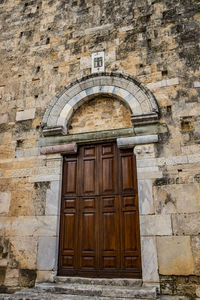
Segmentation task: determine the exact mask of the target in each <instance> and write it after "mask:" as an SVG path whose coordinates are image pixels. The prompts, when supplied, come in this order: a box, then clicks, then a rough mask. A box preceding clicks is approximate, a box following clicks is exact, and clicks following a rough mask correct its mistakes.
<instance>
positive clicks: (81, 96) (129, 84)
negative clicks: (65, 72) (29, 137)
mask: <svg viewBox="0 0 200 300" xmlns="http://www.w3.org/2000/svg"><path fill="white" fill-rule="evenodd" d="M99 95H109V96H111V97H115V98H118V99H119V100H120V101H122V102H124V103H125V105H126V106H128V107H129V108H130V110H131V114H132V116H134V117H136V118H137V119H140V118H144V119H145V118H147V116H148V118H149V117H150V118H151V116H152V117H153V118H155V117H158V112H159V109H158V105H157V102H156V100H155V97H154V96H153V94H152V93H151V92H150V91H149V90H148V89H147V88H146V87H145V86H144V85H143V84H142V83H141V82H139V81H138V80H137V79H135V78H133V77H131V76H129V75H125V74H122V73H113V72H110V73H95V74H91V75H88V76H85V77H82V78H81V79H77V80H76V81H74V82H73V83H71V84H69V85H67V86H66V87H65V88H64V89H63V91H62V92H61V93H60V94H59V95H58V96H56V97H54V98H53V99H52V101H51V102H50V104H49V106H48V108H47V109H46V112H45V114H44V117H43V120H42V128H43V134H44V135H45V136H48V135H57V134H67V128H68V123H69V121H70V119H71V117H72V115H73V113H74V111H76V110H77V109H78V108H79V107H80V106H81V105H82V104H83V103H85V102H86V101H88V100H90V99H91V98H94V97H96V96H99Z"/></svg>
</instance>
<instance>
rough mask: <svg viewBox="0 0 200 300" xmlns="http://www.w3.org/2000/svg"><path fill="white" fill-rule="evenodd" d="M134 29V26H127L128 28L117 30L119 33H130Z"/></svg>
mask: <svg viewBox="0 0 200 300" xmlns="http://www.w3.org/2000/svg"><path fill="white" fill-rule="evenodd" d="M133 29H134V25H129V26H123V27H121V28H119V32H120V33H122V32H126V31H130V30H133Z"/></svg>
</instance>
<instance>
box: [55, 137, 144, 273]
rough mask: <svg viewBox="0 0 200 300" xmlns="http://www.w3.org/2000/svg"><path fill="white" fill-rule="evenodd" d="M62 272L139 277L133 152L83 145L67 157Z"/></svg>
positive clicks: (138, 244) (63, 188) (114, 147)
mask: <svg viewBox="0 0 200 300" xmlns="http://www.w3.org/2000/svg"><path fill="white" fill-rule="evenodd" d="M58 274H59V275H65V276H89V277H132V278H140V277H141V258H140V236H139V216H138V198H137V178H136V161H135V156H134V154H133V150H132V149H129V150H119V149H118V148H117V146H116V144H115V143H108V144H96V145H85V146H81V147H79V151H78V155H71V156H65V157H64V166H63V186H62V204H61V223H60V249H59V271H58Z"/></svg>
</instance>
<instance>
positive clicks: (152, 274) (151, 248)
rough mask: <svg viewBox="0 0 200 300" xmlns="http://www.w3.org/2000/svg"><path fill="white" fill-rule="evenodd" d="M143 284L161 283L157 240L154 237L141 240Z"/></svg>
mask: <svg viewBox="0 0 200 300" xmlns="http://www.w3.org/2000/svg"><path fill="white" fill-rule="evenodd" d="M141 255H142V274H143V282H159V276H158V260H157V249H156V240H155V238H154V237H142V238H141Z"/></svg>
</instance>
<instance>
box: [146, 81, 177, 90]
mask: <svg viewBox="0 0 200 300" xmlns="http://www.w3.org/2000/svg"><path fill="white" fill-rule="evenodd" d="M178 84H179V79H178V78H171V79H166V80H165V79H164V80H161V81H157V82H152V83H148V84H147V87H148V88H149V89H152V90H154V89H157V88H161V87H166V86H173V85H178Z"/></svg>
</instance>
